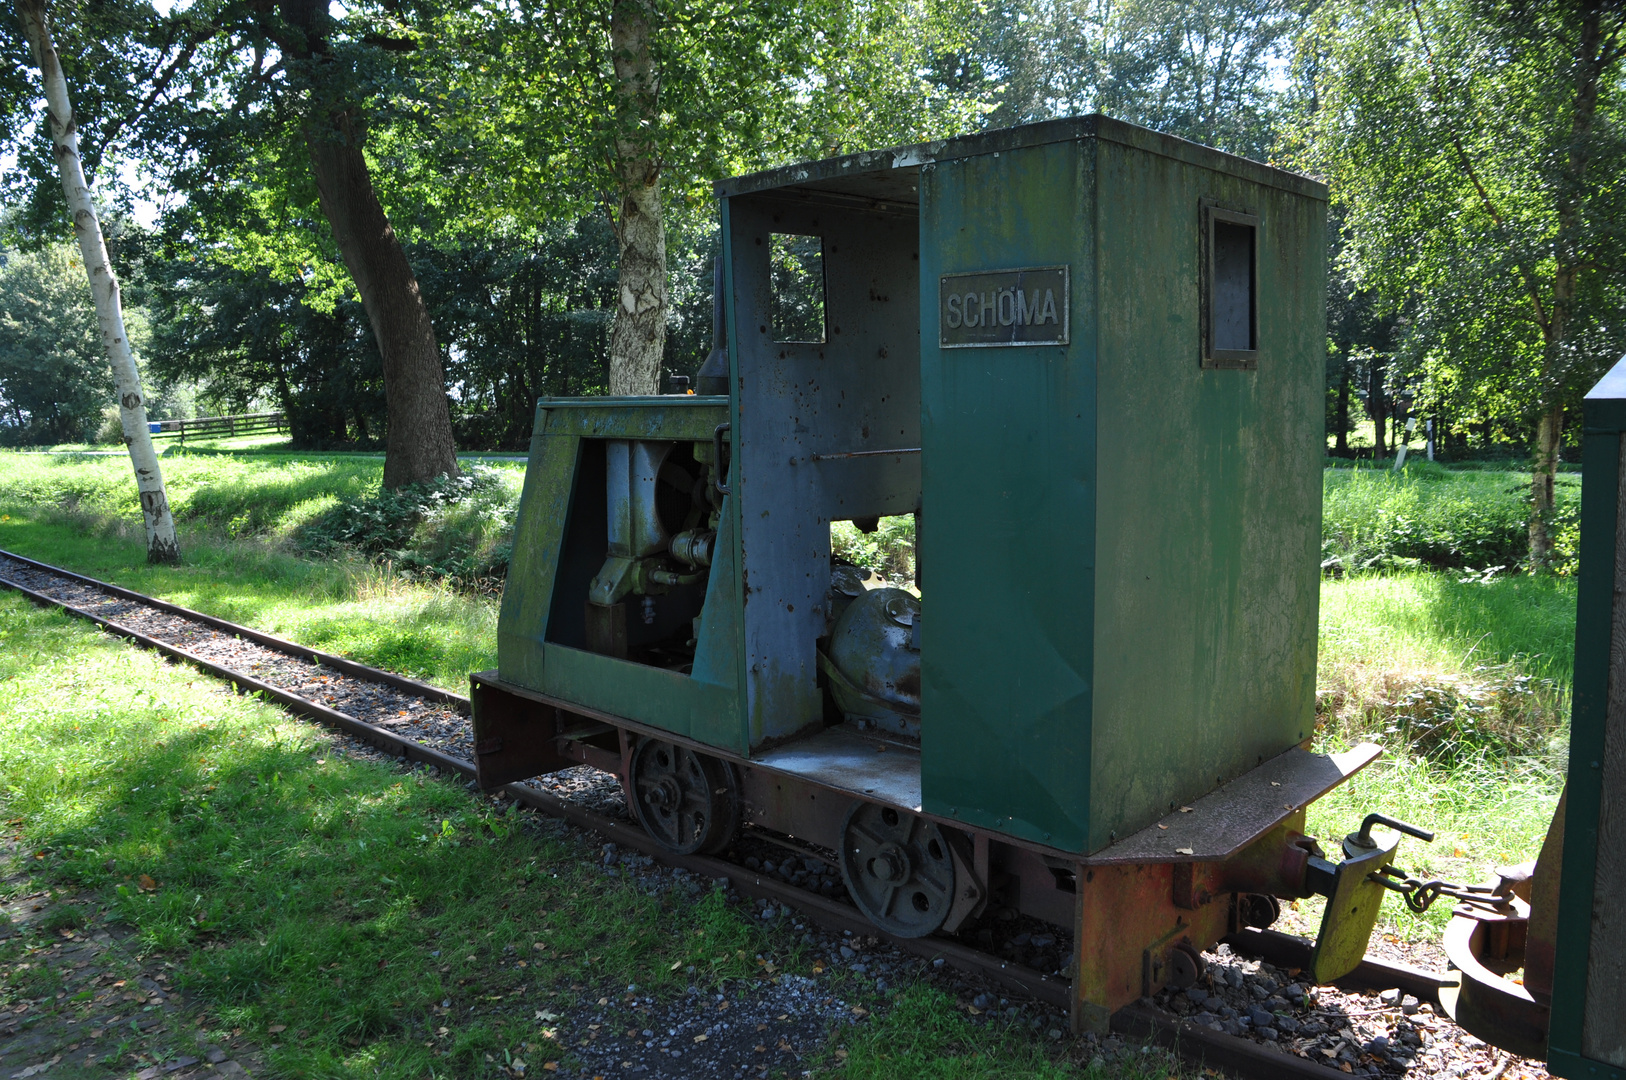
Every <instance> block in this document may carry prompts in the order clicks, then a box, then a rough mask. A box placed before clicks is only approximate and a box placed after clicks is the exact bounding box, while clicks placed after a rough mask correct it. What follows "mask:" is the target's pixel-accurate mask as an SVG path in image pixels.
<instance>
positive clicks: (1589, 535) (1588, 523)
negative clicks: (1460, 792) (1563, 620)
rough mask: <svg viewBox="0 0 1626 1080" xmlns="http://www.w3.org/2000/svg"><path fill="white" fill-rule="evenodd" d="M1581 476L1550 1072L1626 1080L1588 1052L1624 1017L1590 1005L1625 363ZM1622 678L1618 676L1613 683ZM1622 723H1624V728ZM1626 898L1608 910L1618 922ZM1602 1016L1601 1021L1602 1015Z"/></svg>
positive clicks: (1596, 416) (1625, 425)
mask: <svg viewBox="0 0 1626 1080" xmlns="http://www.w3.org/2000/svg"><path fill="white" fill-rule="evenodd" d="M1583 416H1584V424H1585V434H1584V440H1585V441H1584V444H1583V457H1582V466H1581V469H1582V473H1581V551H1580V555H1581V560H1580V564H1581V565H1580V571H1579V573H1578V574H1577V575H1576V578H1577V580H1576V615H1575V687H1574V692H1573V696H1572V699H1571V700H1572V706H1571V714H1570V753H1569V776H1568V786H1567V794H1566V800H1567V806H1566V809H1565V821H1564V861H1563V869H1562V870H1561V872H1560V875H1559V877H1560V880H1559V900H1558V941H1557V954H1556V957H1555V963H1554V972H1553V1000H1552V1021H1551V1025H1550V1029H1549V1032H1548V1040H1547V1042H1548V1058H1547V1068H1548V1070H1549V1071H1551V1072H1552V1073H1553V1074H1554V1075H1555V1076H1565V1077H1577V1078H1579V1077H1586V1078H1587V1080H1626V1068H1623V1067H1621V1063H1619V1062H1616V1063H1610V1062H1608V1061H1603V1060H1599V1059H1598V1058H1597V1057H1596V1056H1593V1055H1591V1054H1589V1053H1588V1052H1587V1048H1588V1045H1589V1042H1590V1043H1596V1041H1597V1040H1596V1039H1592V1040H1588V1038H1587V1031H1586V1022H1587V1018H1588V1010H1589V1006H1590V1008H1591V1009H1592V1010H1598V1009H1599V1008H1600V1007H1601V1008H1603V1009H1613V1010H1616V1011H1615V1014H1614V1015H1616V1016H1619V1015H1620V1014H1619V1011H1618V1010H1620V1009H1621V1008H1622V1007H1623V1006H1622V1004H1621V1002H1619V1001H1601V1002H1599V1001H1590V1000H1589V994H1588V976H1589V968H1590V964H1591V962H1592V958H1593V955H1594V948H1595V944H1594V942H1593V937H1592V933H1593V928H1594V925H1595V922H1594V920H1595V918H1596V908H1595V906H1594V905H1595V904H1596V900H1595V899H1594V897H1595V892H1596V889H1597V885H1598V880H1597V879H1598V862H1599V858H1598V845H1599V839H1600V829H1599V823H1600V818H1601V816H1602V801H1603V800H1602V794H1603V771H1602V768H1601V765H1602V762H1603V761H1604V753H1605V736H1606V734H1607V732H1608V724H1609V722H1610V717H1609V683H1610V678H1611V673H1610V661H1611V652H1612V650H1614V649H1619V648H1621V643H1619V642H1616V641H1614V640H1613V637H1614V635H1613V628H1612V621H1613V616H1614V606H1615V604H1617V603H1620V602H1621V600H1620V594H1619V592H1618V583H1617V582H1616V581H1615V567H1616V559H1617V558H1618V547H1617V545H1618V541H1619V521H1620V516H1619V515H1620V513H1621V511H1622V507H1621V505H1620V490H1621V479H1622V478H1621V459H1622V439H1623V438H1626V360H1622V361H1621V362H1620V363H1619V364H1617V365H1616V366H1615V369H1614V370H1613V371H1612V372H1610V374H1609V375H1608V376H1606V377H1605V378H1604V380H1603V381H1602V382H1600V383H1599V384H1598V386H1597V388H1595V389H1594V390H1593V391H1592V392H1591V393H1590V394H1588V395H1587V398H1586V402H1585V405H1584V410H1583ZM1614 677H1615V678H1619V677H1620V675H1619V673H1618V672H1617V673H1616V674H1615V676H1614ZM1617 722H1618V721H1617ZM1621 903H1622V899H1621V896H1620V895H1619V894H1618V893H1617V894H1615V895H1614V897H1613V902H1612V903H1611V904H1610V906H1609V911H1610V915H1611V917H1613V918H1615V919H1617V920H1618V919H1619V917H1620V916H1619V911H1620V905H1621ZM1594 1015H1596V1013H1595V1012H1594Z"/></svg>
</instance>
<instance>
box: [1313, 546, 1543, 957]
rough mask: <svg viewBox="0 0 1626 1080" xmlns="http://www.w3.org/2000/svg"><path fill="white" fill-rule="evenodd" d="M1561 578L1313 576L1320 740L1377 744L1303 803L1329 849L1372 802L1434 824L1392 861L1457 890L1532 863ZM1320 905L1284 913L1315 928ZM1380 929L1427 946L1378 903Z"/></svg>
mask: <svg viewBox="0 0 1626 1080" xmlns="http://www.w3.org/2000/svg"><path fill="white" fill-rule="evenodd" d="M1574 634H1575V583H1574V580H1573V579H1562V578H1531V577H1514V578H1502V579H1493V580H1490V581H1484V580H1480V579H1475V580H1466V581H1465V580H1458V579H1457V578H1455V577H1454V576H1449V575H1441V574H1428V573H1408V574H1401V575H1384V576H1376V575H1374V576H1365V577H1356V578H1352V579H1348V580H1343V581H1330V580H1329V581H1324V582H1323V583H1322V590H1321V647H1320V671H1319V684H1320V685H1319V688H1318V693H1317V711H1318V714H1319V720H1320V725H1319V726H1320V734H1319V742H1320V744H1321V746H1322V748H1323V749H1338V748H1343V747H1346V746H1348V745H1350V744H1352V743H1353V742H1355V741H1358V740H1361V739H1371V740H1373V741H1376V742H1378V743H1379V744H1381V745H1383V746H1384V747H1385V748H1386V749H1387V750H1388V751H1389V753H1388V754H1386V755H1385V757H1384V758H1383V759H1381V760H1380V761H1378V762H1376V763H1375V764H1373V765H1371V766H1369V767H1368V768H1367V769H1365V770H1364V771H1362V772H1361V773H1358V774H1357V775H1356V776H1355V777H1354V779H1352V780H1351V781H1350V782H1348V783H1346V784H1344V785H1343V786H1341V787H1339V788H1337V789H1335V790H1334V791H1333V792H1332V793H1331V794H1330V795H1329V796H1327V797H1325V798H1323V799H1321V800H1320V801H1318V802H1316V803H1314V804H1312V806H1311V808H1310V831H1311V832H1312V833H1313V834H1314V835H1317V836H1319V837H1321V838H1322V839H1323V842H1324V845H1323V846H1324V847H1326V848H1327V850H1328V851H1334V850H1335V844H1336V843H1337V842H1338V841H1341V840H1342V838H1343V836H1344V834H1345V833H1347V832H1350V831H1352V830H1353V829H1354V828H1355V827H1356V826H1357V825H1358V824H1359V823H1360V819H1361V818H1362V817H1363V816H1364V815H1365V814H1367V813H1369V812H1371V811H1374V810H1377V811H1382V812H1383V813H1385V814H1388V815H1390V816H1391V817H1398V818H1400V819H1401V820H1403V821H1410V822H1412V823H1414V824H1417V825H1421V826H1423V827H1424V828H1427V829H1430V830H1433V831H1435V832H1436V833H1437V834H1439V835H1438V839H1437V840H1436V841H1435V843H1434V844H1432V845H1427V844H1421V843H1419V842H1417V841H1415V840H1409V839H1408V840H1403V841H1402V844H1401V854H1400V857H1399V862H1400V865H1402V866H1406V867H1408V868H1410V869H1411V870H1412V871H1413V872H1414V873H1416V874H1418V875H1419V876H1422V877H1425V878H1427V877H1440V878H1444V879H1447V880H1454V881H1458V882H1465V883H1478V882H1480V881H1484V880H1486V879H1488V878H1489V877H1490V876H1491V875H1492V874H1493V873H1494V869H1495V867H1497V866H1499V865H1508V864H1512V863H1518V862H1524V861H1526V860H1529V859H1533V858H1535V856H1536V853H1537V852H1538V850H1539V849H1540V847H1541V842H1542V839H1543V837H1544V836H1545V835H1546V830H1547V825H1548V822H1549V821H1550V819H1551V816H1552V812H1553V808H1554V806H1555V805H1556V804H1557V801H1558V794H1559V792H1560V790H1561V789H1562V787H1563V782H1564V769H1565V765H1566V749H1567V742H1566V738H1567V730H1568V725H1567V719H1568V714H1569V694H1570V685H1571V672H1572V665H1573V653H1574ZM1319 910H1320V908H1319V904H1309V905H1305V907H1304V910H1303V911H1301V912H1299V913H1295V914H1296V916H1297V920H1298V921H1297V926H1298V929H1301V930H1304V931H1310V932H1313V929H1314V925H1313V921H1307V920H1311V917H1312V916H1315V917H1318V916H1319ZM1383 911H1384V925H1385V927H1386V929H1387V932H1389V933H1391V934H1394V935H1396V936H1399V937H1402V938H1405V939H1407V940H1418V939H1424V938H1431V939H1436V940H1437V939H1438V935H1439V933H1440V931H1441V930H1443V928H1444V925H1445V922H1446V921H1447V920H1448V919H1449V916H1450V908H1449V905H1448V904H1445V903H1441V904H1437V905H1436V906H1435V907H1434V908H1433V909H1431V910H1430V911H1429V913H1428V914H1427V915H1426V916H1425V917H1422V918H1419V917H1416V916H1414V915H1412V914H1411V913H1410V912H1409V911H1408V910H1407V909H1406V908H1405V907H1404V906H1403V905H1401V904H1400V903H1398V902H1397V901H1394V900H1390V901H1389V902H1387V903H1386V904H1385V905H1384V908H1383Z"/></svg>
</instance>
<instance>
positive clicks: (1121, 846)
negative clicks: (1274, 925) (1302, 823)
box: [1083, 743, 1383, 866]
mask: <svg viewBox="0 0 1626 1080" xmlns="http://www.w3.org/2000/svg"><path fill="white" fill-rule="evenodd" d="M1382 753H1383V749H1382V747H1379V746H1376V745H1374V744H1372V743H1361V744H1360V745H1359V746H1356V747H1354V748H1353V749H1350V750H1346V751H1344V752H1343V753H1339V754H1313V753H1311V752H1310V751H1308V750H1301V749H1298V748H1296V747H1295V748H1294V749H1292V750H1289V751H1288V752H1287V753H1285V754H1281V755H1278V756H1277V757H1274V758H1272V759H1270V760H1269V761H1267V762H1265V763H1264V764H1263V765H1260V766H1259V767H1258V768H1256V769H1254V770H1252V771H1251V772H1247V773H1244V774H1242V775H1241V776H1239V777H1237V778H1236V779H1235V780H1233V781H1231V782H1230V783H1229V784H1226V785H1225V786H1224V787H1222V788H1219V789H1218V790H1216V791H1213V792H1210V793H1209V794H1207V795H1205V796H1203V797H1202V798H1200V799H1198V800H1197V801H1196V802H1194V803H1192V804H1191V807H1190V809H1189V811H1182V810H1180V809H1175V810H1174V811H1173V812H1172V813H1170V814H1169V815H1168V816H1167V817H1165V818H1163V819H1162V820H1161V821H1158V822H1156V823H1155V824H1153V825H1149V826H1147V827H1146V828H1144V829H1142V830H1141V831H1140V832H1138V833H1135V834H1133V835H1132V836H1128V837H1125V838H1124V839H1123V840H1121V841H1119V842H1118V843H1116V844H1113V845H1112V846H1111V847H1108V848H1103V849H1102V850H1101V851H1098V852H1096V853H1095V854H1094V855H1091V856H1090V857H1089V858H1087V859H1084V860H1083V861H1084V862H1085V863H1086V864H1087V865H1091V866H1099V865H1105V864H1111V863H1142V862H1178V861H1181V860H1187V861H1193V862H1205V861H1210V860H1215V859H1225V858H1229V857H1230V856H1232V855H1234V854H1236V853H1237V852H1238V851H1240V850H1241V849H1242V848H1243V847H1245V846H1246V845H1247V844H1248V843H1250V842H1251V841H1253V840H1254V839H1256V838H1258V837H1259V835H1260V834H1262V833H1264V832H1267V831H1268V830H1270V829H1272V828H1274V827H1275V826H1276V825H1278V824H1280V823H1281V822H1282V821H1285V820H1286V819H1287V818H1289V817H1291V816H1292V815H1293V814H1295V813H1297V812H1298V811H1300V810H1302V809H1303V808H1304V807H1305V806H1306V805H1308V804H1309V803H1312V802H1314V801H1315V800H1316V799H1319V798H1320V797H1321V796H1323V795H1325V794H1326V793H1327V792H1328V791H1330V790H1332V789H1333V788H1335V787H1337V786H1338V785H1339V784H1341V783H1343V782H1344V781H1345V780H1347V779H1349V778H1350V777H1351V776H1352V775H1354V774H1355V773H1356V772H1358V771H1360V770H1361V769H1363V768H1365V767H1366V766H1367V765H1369V764H1371V763H1372V762H1373V761H1375V760H1376V759H1377V757H1378V756H1379V755H1380V754H1382Z"/></svg>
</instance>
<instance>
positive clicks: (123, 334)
mask: <svg viewBox="0 0 1626 1080" xmlns="http://www.w3.org/2000/svg"><path fill="white" fill-rule="evenodd" d="M17 13H18V15H19V16H20V17H21V20H22V24H23V27H24V30H25V32H26V33H27V35H28V39H29V43H30V45H32V46H33V52H34V62H35V64H36V65H37V66H38V67H39V70H40V75H41V77H42V78H43V80H44V83H45V86H44V89H45V107H46V112H47V114H48V115H49V117H50V128H51V147H52V151H53V153H54V154H55V156H56V162H57V169H58V170H59V171H60V173H61V177H62V192H63V195H64V196H65V197H66V198H67V202H68V209H69V211H70V212H71V213H72V214H73V231H74V233H75V234H76V235H77V236H78V240H79V254H80V257H81V258H82V259H83V260H84V268H85V275H86V277H87V278H88V279H89V281H90V292H91V296H92V297H94V298H95V301H96V321H97V323H98V324H99V325H100V329H101V338H102V347H103V348H104V349H105V350H106V352H107V358H108V361H109V362H110V364H111V365H112V369H113V380H114V382H115V383H116V384H117V388H118V394H119V419H120V421H121V422H122V423H123V426H124V444H125V446H127V447H129V450H130V464H131V466H132V467H133V468H134V469H135V476H136V487H137V489H138V490H139V491H140V494H141V516H142V520H143V522H144V523H145V524H146V527H147V561H148V562H153V563H172V562H177V561H179V559H180V557H181V550H180V547H179V545H177V543H176V542H175V518H174V516H173V515H172V514H171V513H170V508H169V498H168V496H167V495H166V494H165V492H164V476H163V472H162V471H161V470H160V469H159V467H158V455H157V454H155V453H153V448H152V435H151V433H150V432H149V431H148V429H147V406H146V399H145V397H144V396H143V395H142V392H141V373H140V372H139V371H138V370H137V369H136V362H135V353H134V352H133V351H132V350H131V348H130V335H129V332H128V331H127V330H126V329H125V327H124V309H123V306H122V305H121V304H120V302H119V282H118V277H117V276H116V275H115V274H114V273H113V264H112V261H111V260H110V259H109V258H108V256H107V244H106V243H105V242H104V241H103V239H102V226H101V221H100V220H99V219H98V218H97V216H96V207H95V204H94V203H93V202H92V200H91V194H90V185H89V183H87V182H86V180H85V173H84V170H83V168H82V167H81V166H80V163H79V135H78V124H77V123H75V121H74V115H73V108H72V106H70V105H69V103H68V84H67V81H66V80H65V79H64V78H63V75H62V64H61V61H60V60H59V59H58V58H57V51H56V45H55V43H54V42H53V41H52V40H51V28H50V24H49V23H48V22H47V21H46V16H45V4H44V0H18V5H17Z"/></svg>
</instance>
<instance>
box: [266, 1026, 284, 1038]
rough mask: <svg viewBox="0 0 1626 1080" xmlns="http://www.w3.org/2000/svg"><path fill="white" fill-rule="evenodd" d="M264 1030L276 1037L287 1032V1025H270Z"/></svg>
mask: <svg viewBox="0 0 1626 1080" xmlns="http://www.w3.org/2000/svg"><path fill="white" fill-rule="evenodd" d="M265 1030H266V1031H268V1032H270V1033H271V1034H273V1035H277V1034H279V1033H281V1032H284V1031H287V1030H288V1025H287V1024H272V1025H271V1026H270V1027H268V1028H266V1029H265Z"/></svg>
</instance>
